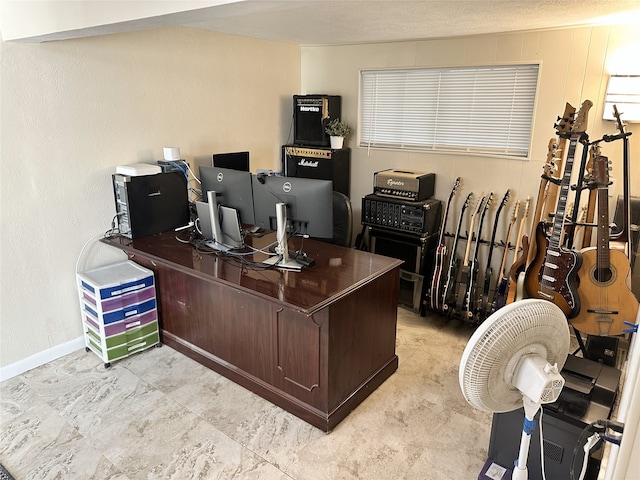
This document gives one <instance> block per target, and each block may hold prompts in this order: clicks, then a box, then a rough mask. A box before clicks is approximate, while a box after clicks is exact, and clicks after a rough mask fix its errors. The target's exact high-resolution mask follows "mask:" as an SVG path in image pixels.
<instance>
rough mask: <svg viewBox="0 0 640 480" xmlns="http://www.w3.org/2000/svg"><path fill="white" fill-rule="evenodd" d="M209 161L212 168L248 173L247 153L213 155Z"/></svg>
mask: <svg viewBox="0 0 640 480" xmlns="http://www.w3.org/2000/svg"><path fill="white" fill-rule="evenodd" d="M211 160H212V163H211V165H213V166H214V167H219V168H230V169H232V170H240V171H243V172H248V171H250V170H249V152H231V153H214V154H213V156H212V159H211Z"/></svg>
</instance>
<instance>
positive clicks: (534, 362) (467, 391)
mask: <svg viewBox="0 0 640 480" xmlns="http://www.w3.org/2000/svg"><path fill="white" fill-rule="evenodd" d="M569 342H570V339H569V325H568V322H567V319H566V317H565V315H564V313H562V310H560V308H559V307H557V306H556V305H554V304H553V303H551V302H548V301H546V300H540V299H527V300H519V301H517V302H514V303H511V304H508V305H506V306H504V307H502V308H501V309H500V310H498V311H497V312H495V313H493V314H492V315H491V316H490V317H489V318H487V319H486V320H485V321H484V322H483V323H482V324H481V325H480V326H479V327H478V329H477V330H476V331H475V332H474V333H473V335H472V336H471V338H470V339H469V342H468V343H467V346H466V347H465V349H464V353H463V354H462V360H461V361H460V370H459V380H460V389H461V390H462V393H463V395H464V398H465V399H466V400H467V402H469V404H470V405H471V406H473V407H475V408H477V409H479V410H484V411H488V412H492V413H502V412H510V411H512V410H516V409H518V408H520V406H521V405H524V413H525V419H524V426H523V429H522V437H521V441H520V451H519V454H518V460H517V463H516V465H515V467H514V469H513V474H512V477H511V478H512V479H513V480H527V477H528V471H527V457H528V454H529V443H530V440H531V433H533V430H534V427H535V422H534V417H535V415H536V413H537V412H538V410H539V409H540V406H541V405H542V404H545V403H552V402H555V401H556V400H557V399H558V397H559V396H560V392H561V391H562V387H563V386H564V379H563V378H562V376H561V375H560V373H558V372H559V371H560V370H561V369H562V367H563V366H564V362H565V361H566V359H567V355H568V354H569V347H570V344H569Z"/></svg>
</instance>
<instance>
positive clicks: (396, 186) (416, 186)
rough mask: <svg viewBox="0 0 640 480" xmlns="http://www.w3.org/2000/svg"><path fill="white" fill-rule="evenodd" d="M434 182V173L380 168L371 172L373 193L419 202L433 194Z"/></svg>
mask: <svg viewBox="0 0 640 480" xmlns="http://www.w3.org/2000/svg"><path fill="white" fill-rule="evenodd" d="M435 183H436V175H435V173H418V172H405V171H402V170H382V171H380V172H376V173H374V174H373V193H375V194H377V195H384V196H387V197H399V198H405V199H407V200H412V201H414V202H419V201H421V200H426V199H427V198H431V197H432V196H433V191H434V188H435Z"/></svg>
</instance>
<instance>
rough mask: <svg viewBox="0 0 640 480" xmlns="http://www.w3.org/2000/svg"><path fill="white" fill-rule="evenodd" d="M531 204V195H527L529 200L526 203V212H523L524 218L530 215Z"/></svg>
mask: <svg viewBox="0 0 640 480" xmlns="http://www.w3.org/2000/svg"><path fill="white" fill-rule="evenodd" d="M529 205H531V197H530V196H529V197H527V200H526V202H525V204H524V213H523V214H522V218H527V216H528V215H529Z"/></svg>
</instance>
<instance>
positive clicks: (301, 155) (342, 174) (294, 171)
mask: <svg viewBox="0 0 640 480" xmlns="http://www.w3.org/2000/svg"><path fill="white" fill-rule="evenodd" d="M282 171H283V172H284V175H285V176H287V177H303V178H316V179H318V180H332V181H333V189H334V190H335V191H337V192H340V193H344V194H345V195H346V196H347V197H348V196H349V190H350V186H351V150H349V149H348V148H345V149H342V150H332V149H330V148H309V147H296V146H293V145H284V146H283V147H282Z"/></svg>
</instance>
